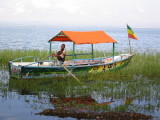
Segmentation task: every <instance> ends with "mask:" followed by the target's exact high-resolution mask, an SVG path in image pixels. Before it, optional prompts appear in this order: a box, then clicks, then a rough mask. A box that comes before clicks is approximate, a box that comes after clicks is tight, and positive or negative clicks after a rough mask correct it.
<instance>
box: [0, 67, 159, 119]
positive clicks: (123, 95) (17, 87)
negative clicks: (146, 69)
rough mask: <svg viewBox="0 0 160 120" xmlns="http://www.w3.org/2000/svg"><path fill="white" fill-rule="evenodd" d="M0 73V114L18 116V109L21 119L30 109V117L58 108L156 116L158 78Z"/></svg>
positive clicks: (157, 111)
mask: <svg viewBox="0 0 160 120" xmlns="http://www.w3.org/2000/svg"><path fill="white" fill-rule="evenodd" d="M0 73H1V76H2V77H1V79H0V106H2V107H3V109H4V110H2V108H1V109H0V113H1V114H2V113H4V112H3V111H5V113H8V114H13V113H14V114H15V115H16V116H20V115H19V113H17V112H16V111H21V112H23V115H22V114H21V118H22V117H24V116H26V115H24V114H26V113H28V112H30V118H31V119H32V118H34V119H38V118H39V117H40V118H39V119H42V118H43V119H48V118H45V117H44V116H39V117H37V115H34V114H35V113H39V112H42V111H44V110H46V109H53V110H59V109H61V110H72V111H78V112H91V111H92V112H96V113H97V112H98V113H99V112H109V111H121V112H136V113H143V114H146V115H153V116H158V117H160V115H159V112H160V103H159V98H160V93H159V90H160V86H159V82H160V81H159V80H158V79H152V80H151V79H142V78H135V79H133V80H126V79H124V80H122V78H121V80H113V81H112V80H110V81H107V82H106V81H98V82H92V83H89V82H87V83H84V84H82V85H79V84H77V83H76V82H73V81H74V80H73V81H71V80H69V79H70V78H63V77H62V78H59V77H57V78H56V80H52V79H36V80H15V79H10V80H9V79H8V77H7V76H8V73H7V71H6V70H1V71H0ZM62 79H65V80H62ZM12 102H14V103H12ZM8 106H9V107H8ZM17 106H18V107H17ZM10 109H12V110H10ZM13 110H15V111H14V112H13ZM0 117H1V115H0ZM18 119H20V118H17V120H18ZM56 119H59V118H58V117H56ZM72 119H73V118H72ZM24 120H25V118H24Z"/></svg>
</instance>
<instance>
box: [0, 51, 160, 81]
mask: <svg viewBox="0 0 160 120" xmlns="http://www.w3.org/2000/svg"><path fill="white" fill-rule="evenodd" d="M88 52H89V51H77V52H76V53H77V54H83V53H88ZM120 53H121V52H117V53H115V54H116V55H118V54H120ZM67 54H72V51H67ZM48 55H49V52H48V51H47V50H36V49H35V50H19V49H17V50H1V51H0V66H1V67H2V66H7V63H8V61H11V60H13V59H16V58H20V57H25V56H37V57H40V58H45V57H47V56H48ZM111 55H112V53H111V52H107V51H106V52H105V51H104V52H100V51H94V56H95V57H104V56H111ZM77 58H78V59H82V58H91V55H83V56H77ZM70 59H72V56H67V57H66V60H70ZM140 76H143V77H160V53H159V52H155V53H136V54H135V55H134V56H133V58H132V59H131V61H130V62H129V64H128V65H127V66H126V67H124V68H122V69H118V70H115V71H112V72H105V73H100V74H90V75H88V74H87V76H85V75H83V76H82V77H80V78H82V79H81V80H82V81H83V79H84V78H85V80H86V78H87V81H92V80H109V79H112V78H114V79H115V80H116V79H119V77H126V78H128V80H129V79H130V78H131V77H140Z"/></svg>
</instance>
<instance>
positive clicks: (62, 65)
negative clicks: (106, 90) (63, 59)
mask: <svg viewBox="0 0 160 120" xmlns="http://www.w3.org/2000/svg"><path fill="white" fill-rule="evenodd" d="M54 59H55V60H57V61H58V59H57V58H56V57H55V56H54ZM61 66H62V67H63V68H64V69H65V70H66V71H67V72H68V73H69V74H70V75H71V76H72V77H73V78H74V79H76V80H77V81H78V82H79V83H81V82H80V81H79V80H78V78H77V77H76V76H75V75H74V74H73V73H72V72H71V71H69V70H68V69H67V68H66V67H65V66H64V65H63V64H62V65H61Z"/></svg>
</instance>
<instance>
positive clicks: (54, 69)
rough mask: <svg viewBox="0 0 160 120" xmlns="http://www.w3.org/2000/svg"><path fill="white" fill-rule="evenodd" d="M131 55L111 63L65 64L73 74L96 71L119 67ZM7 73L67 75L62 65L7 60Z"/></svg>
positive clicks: (124, 64)
mask: <svg viewBox="0 0 160 120" xmlns="http://www.w3.org/2000/svg"><path fill="white" fill-rule="evenodd" d="M131 58H132V56H129V57H127V58H126V59H123V60H119V61H114V62H111V63H101V64H91V65H78V66H76V65H71V66H65V67H66V68H67V69H68V70H69V71H71V72H72V73H73V74H84V73H97V72H106V71H112V70H116V69H120V68H122V67H124V66H126V65H127V64H128V63H129V61H130V60H131ZM9 73H10V77H11V78H17V79H21V78H43V77H55V76H61V75H62V76H63V75H69V73H68V71H66V70H65V69H64V67H63V66H21V65H17V66H16V65H14V64H13V63H12V62H9Z"/></svg>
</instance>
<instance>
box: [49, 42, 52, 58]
mask: <svg viewBox="0 0 160 120" xmlns="http://www.w3.org/2000/svg"><path fill="white" fill-rule="evenodd" d="M51 54H52V41H50V46H49V55H51ZM50 59H51V58H50V57H49V60H50Z"/></svg>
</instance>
